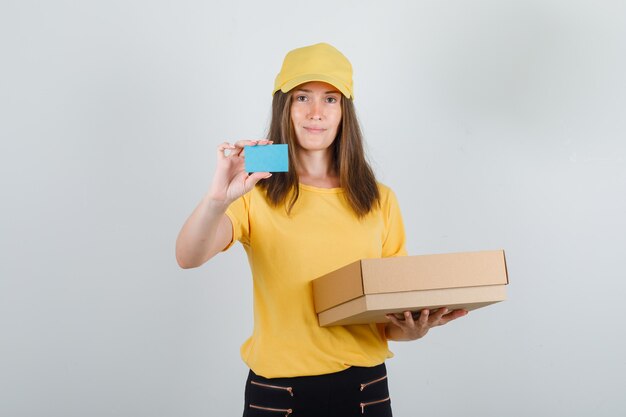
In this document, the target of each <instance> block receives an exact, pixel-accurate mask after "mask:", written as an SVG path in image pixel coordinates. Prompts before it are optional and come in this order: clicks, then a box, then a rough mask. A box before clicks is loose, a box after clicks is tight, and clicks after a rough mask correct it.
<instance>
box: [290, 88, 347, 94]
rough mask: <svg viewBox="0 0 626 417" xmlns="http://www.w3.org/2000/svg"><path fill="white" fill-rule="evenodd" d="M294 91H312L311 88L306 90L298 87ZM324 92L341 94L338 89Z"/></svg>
mask: <svg viewBox="0 0 626 417" xmlns="http://www.w3.org/2000/svg"><path fill="white" fill-rule="evenodd" d="M296 91H302V92H303V93H312V92H313V91H312V90H307V89H305V88H298V89H297V90H296ZM324 94H341V92H340V91H338V90H330V91H327V92H325V93H324Z"/></svg>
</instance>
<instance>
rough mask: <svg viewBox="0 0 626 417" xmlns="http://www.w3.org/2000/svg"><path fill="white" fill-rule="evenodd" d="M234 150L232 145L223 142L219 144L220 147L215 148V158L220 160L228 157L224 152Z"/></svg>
mask: <svg viewBox="0 0 626 417" xmlns="http://www.w3.org/2000/svg"><path fill="white" fill-rule="evenodd" d="M232 149H235V147H234V146H233V145H231V144H230V143H228V142H223V143H220V145H219V146H218V147H217V156H218V157H220V158H222V157H226V156H228V155H226V150H232Z"/></svg>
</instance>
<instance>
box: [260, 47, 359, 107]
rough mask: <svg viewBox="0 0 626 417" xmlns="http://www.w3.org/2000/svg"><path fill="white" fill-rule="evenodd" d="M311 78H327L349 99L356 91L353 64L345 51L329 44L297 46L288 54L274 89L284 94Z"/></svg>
mask: <svg viewBox="0 0 626 417" xmlns="http://www.w3.org/2000/svg"><path fill="white" fill-rule="evenodd" d="M309 81H323V82H326V83H328V84H331V85H332V86H334V87H335V88H336V89H337V90H339V91H341V93H342V94H343V95H344V96H346V97H347V98H351V97H353V96H354V93H353V92H352V64H350V61H348V58H346V57H345V56H344V55H343V54H342V53H341V52H339V51H338V50H337V49H336V48H335V47H333V46H331V45H329V44H327V43H318V44H315V45H310V46H305V47H302V48H298V49H294V50H293V51H290V52H289V53H287V56H285V60H284V61H283V66H282V68H281V69H280V72H279V73H278V75H277V76H276V81H274V91H272V94H274V93H275V92H277V91H278V90H281V91H282V92H283V93H286V92H288V91H290V90H291V89H292V88H294V87H296V86H298V85H300V84H304V83H307V82H309Z"/></svg>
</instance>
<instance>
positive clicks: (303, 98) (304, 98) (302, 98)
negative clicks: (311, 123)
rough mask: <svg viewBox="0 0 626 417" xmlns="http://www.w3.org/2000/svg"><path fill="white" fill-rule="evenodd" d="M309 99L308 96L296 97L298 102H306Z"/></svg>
mask: <svg viewBox="0 0 626 417" xmlns="http://www.w3.org/2000/svg"><path fill="white" fill-rule="evenodd" d="M306 100H307V97H306V96H296V101H306Z"/></svg>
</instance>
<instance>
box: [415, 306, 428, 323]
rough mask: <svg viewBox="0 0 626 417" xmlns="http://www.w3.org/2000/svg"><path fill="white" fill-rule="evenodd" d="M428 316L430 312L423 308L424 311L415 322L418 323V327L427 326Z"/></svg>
mask: <svg viewBox="0 0 626 417" xmlns="http://www.w3.org/2000/svg"><path fill="white" fill-rule="evenodd" d="M429 315H430V310H428V309H427V308H425V309H424V310H422V311H421V313H420V318H419V319H418V320H417V322H418V323H419V325H420V326H426V325H428V316H429Z"/></svg>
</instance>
